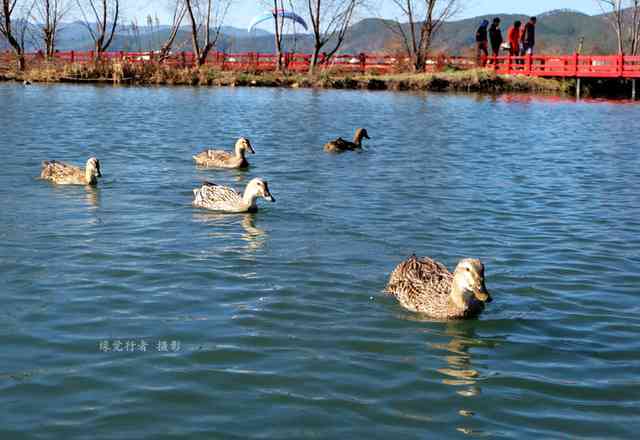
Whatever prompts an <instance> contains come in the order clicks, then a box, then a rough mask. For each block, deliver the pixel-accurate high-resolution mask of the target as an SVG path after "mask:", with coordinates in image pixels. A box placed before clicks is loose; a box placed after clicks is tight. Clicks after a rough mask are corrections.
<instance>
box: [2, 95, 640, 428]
mask: <svg viewBox="0 0 640 440" xmlns="http://www.w3.org/2000/svg"><path fill="white" fill-rule="evenodd" d="M0 106H1V107H0V108H1V109H2V126H1V128H0V157H2V160H1V162H0V205H1V207H2V208H1V209H0V285H1V288H0V347H1V350H2V353H1V356H0V408H2V410H0V438H1V439H3V440H4V439H21V438H42V439H47V438H88V439H97V438H101V439H102V438H105V439H109V438H110V439H123V438H146V439H164V438H247V437H252V438H363V437H367V438H381V439H382V438H384V439H388V438H406V439H413V438H416V439H418V438H456V437H459V438H462V437H465V436H467V435H471V436H480V437H489V438H517V439H520V438H632V437H634V435H635V433H636V432H637V431H638V429H640V306H639V305H638V294H639V293H640V292H639V290H640V274H639V272H640V251H639V250H638V249H639V248H640V233H639V232H640V193H639V192H638V188H639V184H640V153H639V152H638V151H639V150H638V147H639V145H640V144H639V141H638V140H639V139H640V124H638V120H640V107H639V106H637V105H630V104H616V103H607V102H600V103H576V102H572V101H557V102H554V101H548V100H537V99H535V98H527V97H518V98H516V99H510V98H491V97H482V96H472V95H434V94H429V95H422V94H417V95H415V94H400V93H387V92H375V93H374V92H372V93H369V92H360V91H313V90H282V89H234V88H221V89H216V88H212V89H209V88H111V87H93V86H61V85H54V86H46V85H35V86H31V87H26V88H25V87H22V86H21V85H15V84H10V83H5V84H0ZM359 126H363V127H366V128H367V129H368V131H369V134H370V136H371V140H370V141H368V143H367V148H366V151H364V152H363V153H361V154H345V155H341V156H331V155H327V154H325V153H324V152H323V150H322V145H323V144H324V143H325V142H326V141H327V140H329V139H331V138H334V137H336V136H343V137H351V135H352V133H353V130H354V129H355V128H356V127H359ZM239 136H246V137H248V138H250V139H251V142H252V144H253V146H254V148H255V150H256V155H255V156H251V157H249V159H250V161H251V163H252V167H251V168H250V169H249V171H247V172H241V171H206V170H198V169H196V168H195V167H194V166H193V163H192V160H191V155H192V154H193V153H195V152H197V151H199V150H200V149H202V148H204V147H219V148H225V149H230V148H231V147H232V145H233V143H234V141H235V139H236V138H237V137H239ZM90 155H95V156H96V157H98V158H99V159H100V161H101V165H102V172H103V176H104V177H103V179H102V180H101V181H100V184H99V186H98V188H97V189H88V188H83V187H63V186H55V185H52V184H50V183H47V182H43V181H40V180H38V179H36V177H37V176H38V174H39V170H40V163H41V161H42V160H44V159H58V160H64V161H69V162H72V163H77V164H83V163H84V162H85V161H86V159H87V157H89V156H90ZM255 176H260V177H263V178H265V179H266V180H268V182H269V186H270V189H271V192H272V193H273V195H274V197H275V198H276V199H277V203H274V204H270V203H262V202H261V203H260V207H261V210H260V211H259V212H258V213H257V214H254V215H248V214H247V215H219V214H214V213H209V212H206V211H202V210H198V209H194V208H192V207H191V204H190V203H191V197H192V193H191V190H192V188H194V187H196V186H198V185H199V183H200V182H201V181H203V180H210V181H214V182H217V183H220V184H226V185H231V186H233V187H236V188H239V189H242V188H243V187H244V185H245V184H246V183H247V182H248V180H250V179H251V178H253V177H255ZM414 252H415V253H417V254H418V255H426V256H431V257H434V258H437V259H439V260H441V261H443V262H444V263H445V264H447V265H448V266H449V267H453V266H454V265H455V264H456V262H457V261H458V259H460V258H462V257H476V258H481V259H482V260H483V262H484V263H485V266H486V277H487V287H488V289H489V290H490V291H491V294H492V296H493V299H494V301H493V302H492V303H491V304H489V306H488V307H487V309H486V310H485V313H483V314H482V315H481V316H480V318H479V319H477V320H472V321H466V322H449V323H445V322H431V321H429V320H426V319H425V318H424V317H421V316H420V315H417V314H413V313H410V312H406V311H404V310H402V309H401V308H400V306H399V305H398V304H397V303H396V302H395V301H394V300H393V299H392V298H389V297H387V296H385V295H384V294H383V293H382V289H383V288H384V286H385V283H386V280H387V278H388V275H389V273H390V272H391V270H392V269H393V268H394V267H395V265H396V264H397V263H399V262H400V261H401V260H402V259H404V258H406V257H407V256H409V255H410V254H412V253H414Z"/></svg>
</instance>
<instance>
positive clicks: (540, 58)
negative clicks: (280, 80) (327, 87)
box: [0, 51, 640, 78]
mask: <svg viewBox="0 0 640 440" xmlns="http://www.w3.org/2000/svg"><path fill="white" fill-rule="evenodd" d="M100 59H101V60H107V61H108V60H114V61H122V62H126V63H133V64H137V63H157V62H158V54H157V53H154V52H104V53H102V54H101V55H100ZM94 60H95V55H94V53H93V52H92V51H88V52H75V51H71V52H57V53H56V55H55V59H54V60H53V63H55V64H69V63H80V64H82V63H89V62H93V61H94ZM320 61H321V63H322V64H321V67H320V68H321V69H335V70H339V71H343V72H354V73H355V72H374V73H376V72H377V73H388V72H394V71H406V70H409V68H410V65H411V63H410V60H409V59H408V58H407V57H405V56H402V55H400V56H393V55H387V54H358V55H349V54H340V55H335V56H333V57H331V58H330V59H329V58H325V57H324V55H322V56H321V58H320ZM13 62H14V57H13V55H12V54H11V53H10V52H4V53H0V68H2V67H5V68H7V67H8V66H11V65H12V63H13ZM26 62H27V65H34V64H40V63H42V62H44V57H43V56H42V54H41V53H30V54H27V56H26ZM310 63H311V55H309V54H298V53H285V54H283V64H284V66H285V68H286V69H287V70H289V71H295V72H306V71H307V70H308V69H309V65H310ZM164 64H166V65H169V66H175V67H191V66H194V65H195V58H194V56H193V53H191V52H178V53H174V54H172V55H170V56H169V57H168V58H167V59H166V60H164ZM276 64H277V58H276V56H275V55H274V54H264V53H256V52H247V53H237V54H231V53H222V52H212V53H210V54H209V56H208V57H207V59H206V65H208V66H212V67H216V68H219V69H221V70H234V71H272V70H275V67H276ZM482 64H483V65H484V66H485V67H486V68H487V69H492V70H494V71H495V72H496V73H498V74H501V75H527V76H537V77H571V78H640V56H623V55H610V56H609V55H607V56H599V55H598V56H596V55H528V56H523V57H512V56H501V57H488V58H483V60H482ZM446 67H453V68H456V69H462V70H466V69H470V68H474V67H477V64H476V61H475V59H472V58H468V57H452V56H447V55H438V56H435V57H431V58H428V59H427V62H426V68H425V71H427V72H435V71H441V70H443V69H444V68H446Z"/></svg>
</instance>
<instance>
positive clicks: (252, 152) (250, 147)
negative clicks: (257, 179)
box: [249, 144, 256, 154]
mask: <svg viewBox="0 0 640 440" xmlns="http://www.w3.org/2000/svg"><path fill="white" fill-rule="evenodd" d="M249 151H250V152H251V154H256V152H255V150H254V149H253V147H252V146H251V144H249Z"/></svg>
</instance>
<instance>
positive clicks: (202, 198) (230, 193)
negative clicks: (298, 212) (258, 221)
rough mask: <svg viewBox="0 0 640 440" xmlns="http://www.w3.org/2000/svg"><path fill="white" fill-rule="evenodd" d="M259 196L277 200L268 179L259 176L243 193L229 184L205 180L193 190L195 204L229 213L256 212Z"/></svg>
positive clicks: (273, 200) (197, 206)
mask: <svg viewBox="0 0 640 440" xmlns="http://www.w3.org/2000/svg"><path fill="white" fill-rule="evenodd" d="M258 197H262V198H263V199H265V200H268V201H270V202H275V201H276V199H275V198H274V197H273V196H272V195H271V193H270V192H269V185H268V184H267V181H266V180H263V179H261V178H259V177H256V178H255V179H252V180H251V181H250V182H249V183H248V184H247V187H246V188H245V190H244V193H243V194H240V193H239V192H237V191H236V190H234V189H233V188H229V187H227V186H222V185H217V184H215V183H212V182H204V183H203V184H202V186H201V187H200V188H195V189H194V190H193V206H195V207H196V208H205V209H209V210H211V211H218V212H228V213H240V212H256V211H257V210H258V205H257V203H256V201H257V199H258Z"/></svg>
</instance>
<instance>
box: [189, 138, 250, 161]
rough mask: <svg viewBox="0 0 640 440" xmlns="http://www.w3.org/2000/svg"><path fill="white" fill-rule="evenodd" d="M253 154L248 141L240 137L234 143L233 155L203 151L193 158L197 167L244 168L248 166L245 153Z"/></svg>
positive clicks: (223, 152) (224, 152) (225, 152)
mask: <svg viewBox="0 0 640 440" xmlns="http://www.w3.org/2000/svg"><path fill="white" fill-rule="evenodd" d="M247 151H248V152H250V153H251V154H255V153H256V152H255V151H254V150H253V147H252V146H251V142H249V139H247V138H243V137H241V138H240V139H238V140H237V141H236V147H235V154H233V153H230V152H229V151H223V150H204V151H201V152H200V153H198V154H196V155H195V156H193V160H195V161H196V164H197V165H199V166H203V167H207V168H246V167H248V166H249V162H248V161H247V159H246V157H245V154H246V152H247Z"/></svg>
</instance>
